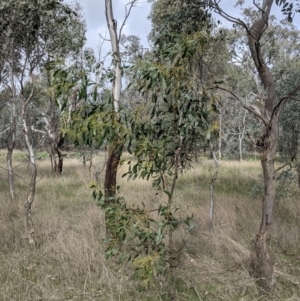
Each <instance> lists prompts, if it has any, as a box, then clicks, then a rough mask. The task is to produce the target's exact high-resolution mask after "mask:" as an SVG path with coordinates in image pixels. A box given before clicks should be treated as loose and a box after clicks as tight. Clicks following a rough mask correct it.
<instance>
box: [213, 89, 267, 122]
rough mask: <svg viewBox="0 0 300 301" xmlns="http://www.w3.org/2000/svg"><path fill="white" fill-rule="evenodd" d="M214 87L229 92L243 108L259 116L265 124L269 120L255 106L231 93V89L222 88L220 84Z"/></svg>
mask: <svg viewBox="0 0 300 301" xmlns="http://www.w3.org/2000/svg"><path fill="white" fill-rule="evenodd" d="M216 88H218V89H220V90H222V91H225V92H227V93H229V94H231V95H232V96H233V97H234V98H235V99H236V100H237V101H238V102H239V103H240V104H241V105H242V107H243V108H244V109H246V110H248V111H249V112H251V113H252V114H254V115H255V116H256V117H257V118H259V119H260V120H261V121H263V122H264V123H265V124H268V123H269V121H268V119H267V118H266V117H265V116H263V115H262V114H261V113H260V111H259V110H258V108H256V107H255V106H250V107H248V106H246V105H245V104H244V103H243V102H242V100H241V99H240V98H239V97H238V96H237V95H236V94H235V93H233V92H232V91H231V90H229V89H227V88H223V87H220V86H217V87H216Z"/></svg>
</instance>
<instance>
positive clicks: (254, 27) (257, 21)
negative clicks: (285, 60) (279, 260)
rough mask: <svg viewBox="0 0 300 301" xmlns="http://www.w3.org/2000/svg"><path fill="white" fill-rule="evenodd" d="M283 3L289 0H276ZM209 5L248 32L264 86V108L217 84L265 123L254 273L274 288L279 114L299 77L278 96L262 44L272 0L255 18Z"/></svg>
mask: <svg viewBox="0 0 300 301" xmlns="http://www.w3.org/2000/svg"><path fill="white" fill-rule="evenodd" d="M278 2H280V3H281V4H283V3H285V2H287V1H284V0H282V1H277V3H278ZM207 3H208V5H209V6H210V7H212V8H213V9H214V10H215V11H216V12H217V13H218V14H219V15H221V16H222V17H224V18H225V19H226V20H228V21H230V22H232V23H234V24H237V25H238V26H241V27H242V28H244V30H245V34H246V36H247V48H248V49H249V51H250V53H251V58H252V61H253V66H254V67H255V70H256V72H257V76H258V78H259V79H260V81H261V84H262V86H263V92H264V93H263V94H262V95H261V98H260V101H261V104H262V108H261V109H259V108H258V107H256V106H255V107H253V106H250V105H247V104H246V103H244V102H243V101H242V100H241V99H240V98H239V97H238V96H237V95H236V94H235V93H233V92H232V91H230V90H228V89H227V88H225V87H222V86H218V88H219V89H222V90H224V91H227V92H228V93H230V94H231V95H232V96H233V97H234V98H236V99H237V100H238V101H240V103H241V104H242V106H243V107H244V108H245V109H247V110H248V111H249V112H251V113H252V114H253V115H255V116H256V117H257V118H258V119H259V120H260V122H262V124H263V128H264V130H263V136H262V139H261V142H262V143H261V145H262V147H263V151H262V154H261V165H262V169H263V175H264V184H265V189H264V196H263V201H262V218H261V225H260V228H259V231H258V233H257V235H256V237H255V239H254V247H255V250H254V252H253V253H252V255H251V263H252V264H251V267H252V273H253V275H255V276H256V277H257V278H258V279H259V283H260V285H261V286H262V287H263V288H264V289H265V290H267V291H271V292H274V289H275V283H276V279H275V274H274V264H273V261H272V259H271V256H270V254H269V244H270V240H271V235H272V226H273V219H274V208H275V190H276V184H275V173H276V171H275V166H274V163H275V158H276V151H277V144H278V139H279V116H280V114H281V112H282V109H283V106H284V104H285V103H286V102H287V101H288V100H290V99H293V98H295V97H297V95H298V91H299V89H300V83H299V80H298V81H297V82H296V84H295V85H296V86H295V87H294V88H293V89H291V90H290V91H289V92H287V94H286V95H285V96H284V97H281V98H277V97H276V88H277V85H276V79H275V77H274V73H273V72H272V67H271V65H270V63H269V62H268V58H267V57H266V54H267V52H266V51H265V50H264V48H263V39H264V38H265V37H267V35H268V31H267V29H268V25H269V21H270V13H271V9H272V6H273V4H274V1H273V0H264V1H262V3H261V5H258V4H256V3H255V2H254V8H253V11H254V12H255V14H254V16H253V17H254V18H253V20H249V23H248V22H247V20H246V19H244V20H242V19H240V18H235V17H232V16H231V15H229V14H228V13H226V11H224V10H223V9H222V8H221V7H220V3H219V1H215V0H209V1H207Z"/></svg>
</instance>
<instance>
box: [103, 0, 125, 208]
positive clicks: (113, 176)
mask: <svg viewBox="0 0 300 301" xmlns="http://www.w3.org/2000/svg"><path fill="white" fill-rule="evenodd" d="M105 16H106V23H107V27H108V31H109V35H110V42H111V50H112V53H113V63H114V73H115V74H114V80H113V87H112V97H113V107H114V111H115V116H114V121H115V122H117V123H118V122H119V116H118V113H119V100H120V94H121V88H122V76H121V56H120V48H119V38H118V33H117V21H116V20H115V19H114V16H113V7H112V0H105ZM123 147H124V143H123V142H121V141H120V140H119V139H118V138H115V139H113V141H111V142H110V145H109V146H108V158H107V162H106V170H105V181H104V191H105V198H106V202H109V201H110V200H112V198H114V197H115V194H116V188H117V170H118V165H119V162H120V158H121V155H122V151H123Z"/></svg>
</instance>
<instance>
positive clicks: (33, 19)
mask: <svg viewBox="0 0 300 301" xmlns="http://www.w3.org/2000/svg"><path fill="white" fill-rule="evenodd" d="M72 14H73V10H72V8H71V7H70V6H68V5H66V4H64V3H63V2H62V1H52V0H49V1H40V0H36V1H17V2H16V1H12V0H11V1H10V0H9V1H5V2H1V5H0V15H1V17H0V27H1V36H0V39H1V43H2V49H1V55H2V58H3V61H4V62H5V63H4V65H5V68H6V70H7V71H6V72H7V76H8V77H9V83H8V87H9V89H10V90H11V99H12V100H11V102H10V104H11V107H12V121H11V135H10V138H9V142H8V156H7V158H8V160H7V161H8V173H9V186H10V191H11V197H12V198H13V197H14V195H13V186H12V183H13V173H12V152H13V149H14V145H15V136H16V122H17V112H16V106H17V105H18V106H19V118H20V121H21V124H22V131H23V137H24V140H25V143H26V146H27V149H28V153H29V169H28V170H29V177H30V185H29V191H28V195H27V198H26V201H25V211H26V221H27V230H28V234H29V242H30V243H31V244H34V243H35V235H34V227H33V222H32V218H31V206H32V202H33V200H34V196H35V186H36V176H37V168H36V162H35V151H34V147H33V143H32V130H31V126H29V125H28V119H27V118H26V115H27V114H26V112H27V109H28V108H29V107H30V105H31V103H32V100H33V97H34V93H35V86H36V78H37V73H38V72H39V71H40V70H41V67H42V65H43V64H45V62H46V60H47V58H48V57H49V55H50V54H52V53H54V51H58V52H59V50H60V49H61V48H60V47H61V44H63V43H64V42H65V40H66V39H65V38H62V37H61V38H60V39H56V38H58V36H59V35H60V33H61V32H59V29H60V31H62V28H64V26H65V25H66V24H65V22H66V20H67V19H68V18H69V17H70V15H72ZM3 44H4V45H5V46H3Z"/></svg>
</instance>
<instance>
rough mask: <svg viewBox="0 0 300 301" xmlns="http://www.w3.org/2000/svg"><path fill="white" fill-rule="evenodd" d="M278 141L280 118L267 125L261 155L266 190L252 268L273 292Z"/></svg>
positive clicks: (266, 288)
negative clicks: (272, 254) (271, 241)
mask: <svg viewBox="0 0 300 301" xmlns="http://www.w3.org/2000/svg"><path fill="white" fill-rule="evenodd" d="M277 141H278V119H277V117H275V118H273V122H272V123H271V124H270V125H267V126H266V134H265V141H264V151H263V154H262V157H261V165H262V168H263V175H264V183H265V191H264V196H263V202H262V217H261V224H260V228H259V231H258V233H257V235H256V237H255V239H254V246H255V250H254V253H253V254H252V269H253V273H254V275H255V276H256V277H257V278H258V279H259V283H260V286H261V287H262V288H263V289H264V290H266V291H268V292H273V291H274V289H275V283H276V279H275V275H274V263H273V260H272V258H271V257H270V253H269V244H270V240H271V235H272V228H273V216H274V208H275V191H276V183H275V168H274V162H275V157H276V149H277Z"/></svg>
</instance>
